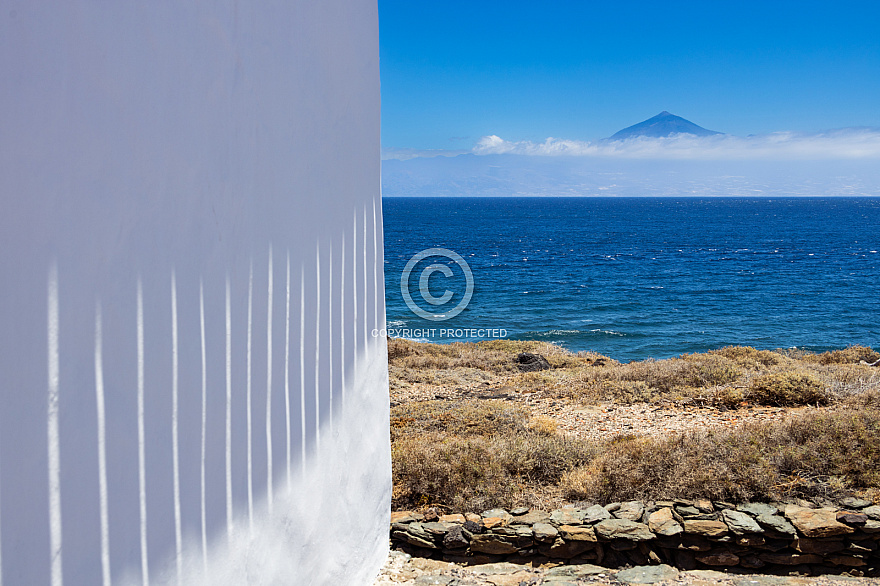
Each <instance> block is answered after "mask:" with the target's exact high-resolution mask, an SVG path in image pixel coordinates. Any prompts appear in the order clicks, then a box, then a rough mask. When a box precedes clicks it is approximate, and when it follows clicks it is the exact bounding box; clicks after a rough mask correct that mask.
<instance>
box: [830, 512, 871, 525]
mask: <svg viewBox="0 0 880 586" xmlns="http://www.w3.org/2000/svg"><path fill="white" fill-rule="evenodd" d="M837 520H838V521H840V522H841V523H846V524H847V525H864V524H865V523H867V522H868V515H866V514H864V513H855V512H853V511H838V512H837Z"/></svg>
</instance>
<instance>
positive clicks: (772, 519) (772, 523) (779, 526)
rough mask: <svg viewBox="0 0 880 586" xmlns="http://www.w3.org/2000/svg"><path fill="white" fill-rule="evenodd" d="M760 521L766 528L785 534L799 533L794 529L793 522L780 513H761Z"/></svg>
mask: <svg viewBox="0 0 880 586" xmlns="http://www.w3.org/2000/svg"><path fill="white" fill-rule="evenodd" d="M758 523H759V524H760V525H761V526H762V527H764V528H765V529H772V530H774V531H776V532H778V533H782V534H784V535H795V534H797V531H795V529H794V525H792V524H791V523H789V522H788V521H786V520H785V518H783V517H780V516H779V515H759V516H758Z"/></svg>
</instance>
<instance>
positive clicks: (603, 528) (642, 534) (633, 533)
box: [594, 519, 655, 541]
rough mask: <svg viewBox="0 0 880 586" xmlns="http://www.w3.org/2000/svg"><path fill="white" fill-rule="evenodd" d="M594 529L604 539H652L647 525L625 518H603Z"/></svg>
mask: <svg viewBox="0 0 880 586" xmlns="http://www.w3.org/2000/svg"><path fill="white" fill-rule="evenodd" d="M594 529H595V530H596V534H597V535H599V536H601V537H603V538H604V539H627V540H629V541H650V540H652V539H654V538H655V537H654V534H653V533H651V531H650V529H648V526H647V525H644V524H642V523H636V522H635V521H627V520H626V519H605V520H604V521H602V522H601V523H598V524H597V525H596V526H595V527H594Z"/></svg>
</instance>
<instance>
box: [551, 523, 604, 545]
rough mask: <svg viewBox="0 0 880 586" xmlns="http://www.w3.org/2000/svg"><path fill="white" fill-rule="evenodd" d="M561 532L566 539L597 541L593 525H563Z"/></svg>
mask: <svg viewBox="0 0 880 586" xmlns="http://www.w3.org/2000/svg"><path fill="white" fill-rule="evenodd" d="M559 534H560V535H562V538H563V539H565V540H566V541H591V542H593V543H595V542H596V532H595V531H594V530H593V528H592V527H585V526H583V525H562V526H561V527H560V528H559Z"/></svg>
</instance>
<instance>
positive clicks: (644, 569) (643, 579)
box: [614, 564, 679, 584]
mask: <svg viewBox="0 0 880 586" xmlns="http://www.w3.org/2000/svg"><path fill="white" fill-rule="evenodd" d="M678 574H679V572H678V570H676V569H675V568H673V567H672V566H667V565H666V564H660V565H659V566H636V567H634V568H628V569H626V570H621V571H619V572H617V574H615V575H614V577H615V578H616V579H617V580H618V581H619V582H623V583H624V584H656V583H657V582H663V581H664V580H674V579H675V578H677V577H678Z"/></svg>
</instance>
